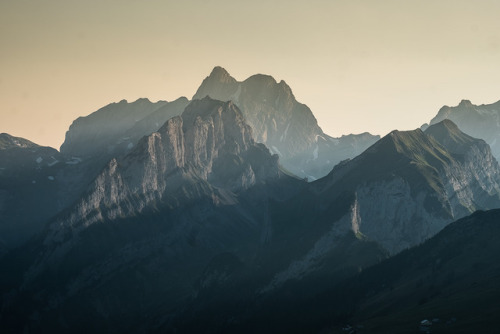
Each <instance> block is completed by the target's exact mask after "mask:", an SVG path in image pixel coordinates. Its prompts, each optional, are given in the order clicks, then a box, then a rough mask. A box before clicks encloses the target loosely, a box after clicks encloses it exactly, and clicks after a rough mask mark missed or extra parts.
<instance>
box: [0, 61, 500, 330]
mask: <svg viewBox="0 0 500 334" xmlns="http://www.w3.org/2000/svg"><path fill="white" fill-rule="evenodd" d="M361 147H363V149H361ZM358 149H359V151H358ZM304 178H308V181H313V180H314V181H313V182H307V180H304ZM315 179H317V180H315ZM26 208H29V210H27V209H26ZM496 208H500V166H499V164H498V162H497V160H496V159H495V157H494V155H493V154H492V151H491V149H490V146H489V145H488V144H487V143H486V142H485V141H484V140H482V139H477V138H474V137H472V136H470V135H469V134H466V133H464V132H462V130H461V127H460V126H457V125H456V124H455V123H454V122H453V121H452V120H450V119H447V118H445V119H443V120H441V121H439V122H437V121H436V122H432V125H430V126H428V127H426V128H425V131H423V130H421V129H416V130H413V131H397V130H395V131H393V132H391V133H389V134H388V135H386V136H384V137H383V138H380V139H379V138H378V137H374V136H372V135H369V134H363V135H350V136H343V137H341V138H332V137H329V136H327V135H325V134H324V133H323V132H322V130H321V129H320V128H319V126H318V124H317V122H316V119H315V118H314V116H313V114H312V112H311V111H310V110H309V109H308V108H307V107H306V106H305V105H303V104H300V103H299V102H297V101H296V100H295V98H294V96H293V94H292V92H291V89H290V88H289V87H288V85H287V84H286V83H285V82H284V81H281V82H279V83H277V82H276V81H275V80H274V79H273V78H272V77H270V76H264V75H256V76H252V77H250V78H248V79H247V80H245V81H243V82H238V81H236V80H235V79H234V78H232V77H231V76H230V75H229V74H228V73H227V72H226V71H225V70H224V69H222V68H220V67H216V68H214V70H213V71H212V73H211V74H210V76H209V77H207V78H206V79H205V80H204V81H203V83H202V84H201V86H200V88H199V89H198V91H197V93H196V94H195V95H194V97H193V99H192V100H191V101H188V100H187V99H186V98H180V99H178V100H175V101H173V102H166V101H160V102H157V103H152V102H150V101H149V100H147V99H140V100H137V101H135V102H132V103H128V102H126V101H122V102H120V103H116V104H111V105H108V106H106V107H104V108H102V109H100V110H98V111H96V112H95V113H93V114H91V115H89V116H87V117H83V118H79V119H77V120H76V121H75V122H74V123H73V124H72V125H71V127H70V129H69V131H68V133H67V134H66V140H65V142H64V144H63V145H62V146H61V152H58V151H57V150H54V149H52V148H47V147H41V146H38V145H36V144H34V143H32V142H30V141H28V140H25V139H22V138H16V137H13V136H10V135H7V134H1V135H0V218H1V220H0V232H1V234H0V238H1V239H0V265H1V266H2V268H4V270H2V273H1V274H0V296H1V299H0V300H1V303H2V307H1V311H0V329H2V330H5V331H6V332H15V333H16V332H61V333H63V332H68V331H71V332H82V333H83V332H90V331H94V332H103V331H106V332H134V333H137V332H179V333H191V332H205V333H221V332H228V333H229V332H259V333H266V332H269V333H271V332H273V333H274V332H318V333H319V332H321V331H323V332H325V331H326V332H336V331H340V332H345V331H350V330H353V327H352V326H351V325H353V324H356V325H362V326H363V327H356V330H357V331H359V332H365V331H366V332H377V331H380V332H401V331H411V330H413V329H414V330H415V331H418V330H419V329H418V325H419V321H420V320H422V319H420V318H424V317H431V316H432V317H438V318H440V319H443V320H444V319H447V321H448V320H449V321H451V319H455V321H451V323H450V324H449V326H448V327H446V326H445V324H442V325H443V326H442V327H439V326H441V325H433V326H434V327H433V328H436V329H439V328H442V329H444V330H447V329H448V328H451V330H457V329H458V328H460V326H461V325H464V326H466V327H464V328H469V329H471V328H482V329H483V330H484V329H488V328H491V327H490V326H493V323H494V321H493V319H494V318H495V317H494V316H495V312H496V308H495V307H494V306H493V305H494V303H493V302H492V299H491V298H490V299H489V297H486V296H484V294H485V293H486V292H485V291H486V290H484V289H482V287H481V286H480V285H475V286H473V287H472V288H471V289H469V284H472V283H473V282H478V281H479V282H481V284H483V283H484V284H486V286H487V287H489V288H488V289H492V290H494V289H495V288H497V287H498V284H497V283H496V281H495V277H497V270H496V265H494V264H493V263H494V260H495V259H496V257H495V256H496V255H495V253H494V252H495V250H496V248H495V240H496V235H497V234H498V231H497V228H496V225H498V224H495V221H496V220H498V219H497V218H498V217H497V216H498V210H491V211H488V212H477V210H490V209H496ZM474 212H476V213H474ZM463 217H466V218H464V219H462V220H458V221H457V222H455V223H453V222H454V221H456V220H457V219H460V218H463ZM481 245H484V248H481ZM459 250H461V251H459ZM488 268H491V270H489V269H488ZM471 282H472V283H471ZM414 286H415V288H413V287H414ZM488 291H489V290H488ZM476 295H477V296H479V297H475V296H476ZM454 298H455V299H454ZM454 300H458V302H457V304H456V305H454V306H453V305H450V304H453V301H454ZM483 300H484V305H481V306H479V307H478V311H477V312H474V313H473V316H469V315H468V314H467V312H466V311H467V309H466V306H467V303H468V302H475V303H480V302H481V301H483ZM479 310H483V311H486V313H484V312H483V313H481V312H480V311H479ZM488 312H489V313H488ZM479 314H482V318H481V321H483V323H484V324H487V325H482V327H481V326H480V325H478V321H476V320H474V319H475V318H474V317H476V316H478V315H479ZM398 316H401V321H400V322H398V321H397V319H396V317H398ZM395 319H396V320H395ZM457 319H458V320H457ZM431 320H432V319H431ZM348 324H349V325H348ZM342 326H343V327H342ZM467 326H469V327H467ZM478 326H479V327H478ZM342 328H343V329H342ZM346 328H348V329H346ZM349 328H350V329H349ZM412 328H413V329H412ZM424 329H427V327H426V328H424Z"/></svg>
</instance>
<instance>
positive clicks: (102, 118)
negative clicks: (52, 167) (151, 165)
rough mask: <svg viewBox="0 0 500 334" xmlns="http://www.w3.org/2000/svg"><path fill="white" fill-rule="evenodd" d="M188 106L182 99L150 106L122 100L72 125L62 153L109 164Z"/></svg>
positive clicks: (140, 100) (79, 119)
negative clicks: (95, 159) (99, 160)
mask: <svg viewBox="0 0 500 334" xmlns="http://www.w3.org/2000/svg"><path fill="white" fill-rule="evenodd" d="M187 104H188V100H187V99H186V98H183V97H181V98H179V99H177V100H175V101H172V102H167V101H159V102H156V103H153V102H151V101H149V100H148V99H139V100H137V101H135V102H131V103H128V102H127V101H125V100H122V101H120V102H119V103H112V104H109V105H107V106H105V107H103V108H101V109H99V110H97V111H96V112H94V113H92V114H90V115H88V116H85V117H79V118H78V119H76V120H75V121H74V122H73V124H71V126H70V128H69V130H68V132H67V133H66V139H65V141H64V143H63V144H62V145H61V153H63V154H67V155H73V156H77V157H81V158H83V159H88V158H90V157H93V158H95V157H98V158H100V159H101V160H103V161H108V160H109V159H111V158H113V157H116V156H120V155H123V154H124V153H126V152H128V151H130V150H131V148H132V147H134V146H135V145H136V144H137V142H138V141H139V139H140V138H142V137H143V136H146V135H149V134H151V133H153V132H154V131H156V130H158V129H159V128H160V127H161V126H162V125H163V124H164V123H165V122H166V121H167V120H168V119H170V118H172V117H174V116H178V115H180V114H181V113H182V112H183V111H184V108H185V107H186V105H187Z"/></svg>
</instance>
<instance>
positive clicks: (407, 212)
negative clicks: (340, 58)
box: [313, 121, 500, 254]
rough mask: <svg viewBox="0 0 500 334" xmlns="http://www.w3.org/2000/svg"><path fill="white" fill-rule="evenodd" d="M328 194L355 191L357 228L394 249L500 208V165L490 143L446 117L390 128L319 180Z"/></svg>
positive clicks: (319, 187)
mask: <svg viewBox="0 0 500 334" xmlns="http://www.w3.org/2000/svg"><path fill="white" fill-rule="evenodd" d="M313 186H314V187H316V189H317V191H319V193H320V194H324V196H325V197H330V198H335V196H336V195H335V194H337V195H338V194H339V191H341V190H342V191H352V192H353V193H354V194H355V198H356V200H355V204H353V209H352V210H355V211H356V212H357V214H356V215H353V214H350V217H355V218H356V219H355V220H354V218H353V220H352V222H351V225H352V231H353V232H355V233H361V234H362V235H364V236H366V237H367V238H369V239H370V240H374V241H376V242H378V243H379V244H381V245H382V246H383V247H384V248H385V249H386V250H388V251H389V252H390V253H391V254H395V253H398V252H400V251H401V250H403V249H405V248H408V247H412V246H414V245H417V244H419V243H421V242H422V241H424V240H426V239H428V238H430V237H432V236H433V235H435V234H436V233H438V232H439V231H440V230H441V229H443V228H444V227H445V226H446V225H447V224H448V223H450V222H452V221H453V220H456V219H458V218H461V217H464V216H465V215H468V214H470V213H472V212H474V211H475V210H479V209H491V208H497V207H500V195H499V194H500V167H499V165H498V162H497V161H496V160H495V159H494V158H493V156H492V154H491V151H490V149H489V147H488V145H487V144H486V143H485V142H484V141H483V140H479V139H475V138H472V137H470V136H468V135H466V134H464V133H462V132H461V131H460V130H459V129H458V128H457V127H456V125H455V124H453V123H452V122H450V121H444V122H441V123H438V124H435V125H431V126H430V127H429V128H428V129H427V130H426V132H425V133H424V132H422V131H421V130H420V129H417V130H415V131H408V132H398V131H395V132H392V133H391V134H389V135H387V136H386V137H384V138H383V139H381V140H380V141H379V142H377V143H376V144H375V145H373V146H372V147H370V148H369V149H368V150H367V151H366V152H364V153H363V154H362V155H360V156H359V157H357V158H355V159H353V160H352V161H349V162H346V163H344V164H342V165H339V166H337V167H336V168H335V169H334V170H333V171H332V173H331V174H330V175H329V176H328V177H326V178H325V179H323V180H319V181H318V182H316V183H315V184H313Z"/></svg>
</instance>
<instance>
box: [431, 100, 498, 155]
mask: <svg viewBox="0 0 500 334" xmlns="http://www.w3.org/2000/svg"><path fill="white" fill-rule="evenodd" d="M444 119H449V120H452V121H453V122H454V123H455V124H457V125H458V127H459V128H460V129H461V130H462V131H464V132H465V133H467V134H469V135H471V136H473V137H476V138H481V139H484V140H485V141H486V142H487V143H488V144H489V145H490V146H491V151H492V152H493V155H494V156H495V158H496V159H497V160H498V159H500V101H498V102H496V103H493V104H483V105H479V106H477V105H474V104H472V103H471V102H470V101H468V100H462V101H461V102H460V104H459V105H458V106H456V107H448V106H444V107H442V108H441V109H440V110H439V112H438V114H437V115H436V117H434V118H433V119H432V120H431V122H430V124H431V125H432V124H435V123H438V122H440V121H442V120H444Z"/></svg>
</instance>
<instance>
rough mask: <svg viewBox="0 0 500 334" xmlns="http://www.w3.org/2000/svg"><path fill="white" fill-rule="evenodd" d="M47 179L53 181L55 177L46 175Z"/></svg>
mask: <svg viewBox="0 0 500 334" xmlns="http://www.w3.org/2000/svg"><path fill="white" fill-rule="evenodd" d="M47 179H49V180H50V181H54V180H55V178H54V177H53V176H48V177H47Z"/></svg>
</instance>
